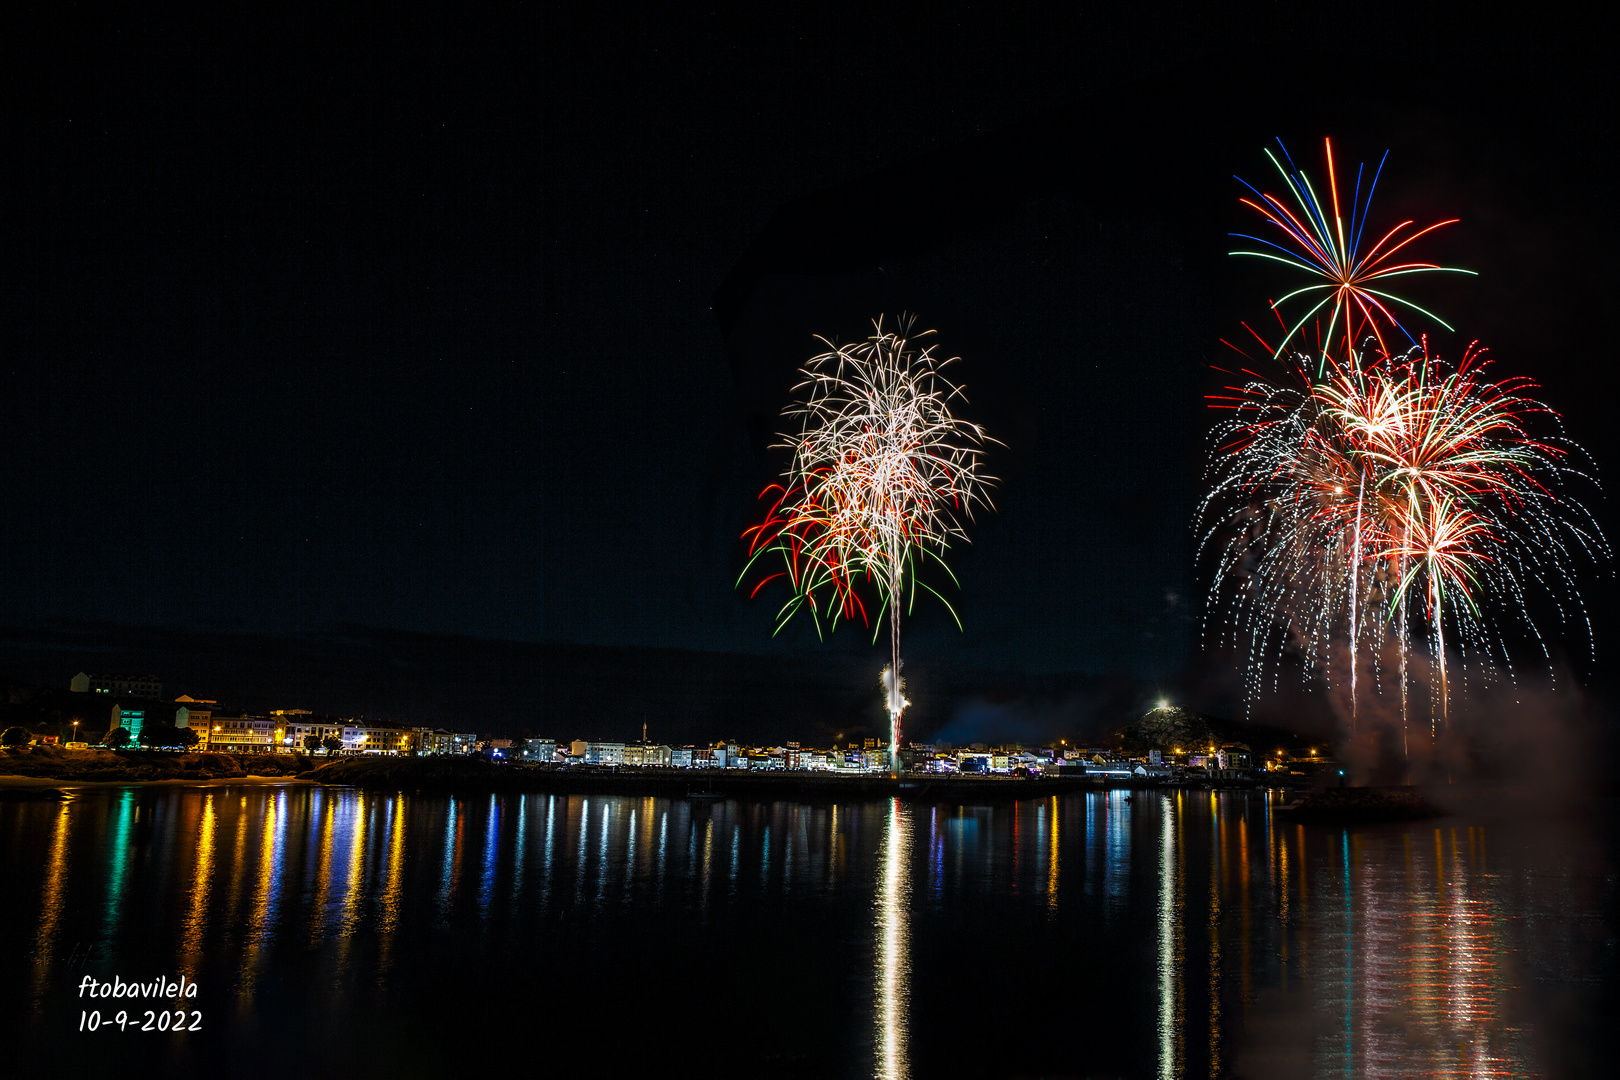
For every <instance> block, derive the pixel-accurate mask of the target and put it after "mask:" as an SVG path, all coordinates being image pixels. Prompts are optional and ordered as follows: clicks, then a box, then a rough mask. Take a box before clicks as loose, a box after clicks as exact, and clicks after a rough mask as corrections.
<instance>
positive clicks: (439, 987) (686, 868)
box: [0, 786, 1616, 1078]
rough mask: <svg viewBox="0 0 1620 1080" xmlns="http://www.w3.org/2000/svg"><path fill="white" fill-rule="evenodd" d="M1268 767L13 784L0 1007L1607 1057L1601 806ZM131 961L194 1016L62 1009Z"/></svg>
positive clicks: (257, 1062) (373, 1034)
mask: <svg viewBox="0 0 1620 1080" xmlns="http://www.w3.org/2000/svg"><path fill="white" fill-rule="evenodd" d="M1270 799H1271V796H1269V795H1268V794H1266V793H1253V794H1243V793H1221V794H1211V793H1208V792H1203V793H1197V792H1181V793H1174V794H1170V795H1160V794H1154V793H1147V792H1139V793H1137V794H1136V796H1135V797H1134V799H1132V800H1130V801H1127V800H1126V798H1125V793H1124V792H1111V793H1096V794H1087V795H1071V796H1065V797H1059V798H1045V799H1030V800H1025V801H1021V802H1018V803H1016V804H1011V803H1003V804H999V805H994V806H944V805H940V806H933V805H923V804H911V803H900V802H890V801H878V802H864V803H850V804H811V805H805V804H797V803H787V802H777V803H765V802H735V801H729V802H722V803H718V804H715V805H712V806H710V805H694V804H690V803H687V802H686V801H684V800H668V799H657V798H627V797H601V796H593V797H581V796H551V795H527V796H516V795H504V796H488V795H486V796H475V797H464V798H451V797H444V796H427V795H379V794H368V793H361V792H358V791H344V790H323V789H318V788H310V787H304V786H274V787H250V788H189V789H177V788H167V787H164V788H156V787H149V788H139V787H133V788H126V789H111V790H104V791H97V792H95V793H91V794H80V795H78V796H76V797H74V798H72V799H71V800H70V801H68V802H65V803H38V802H28V803H15V802H11V803H0V872H3V883H0V918H3V919H4V924H5V925H6V927H7V928H8V932H7V933H6V935H5V937H4V952H3V954H0V1010H3V1014H4V1015H5V1016H7V1017H8V1018H9V1020H8V1023H11V1022H12V1021H15V1027H16V1028H19V1029H20V1034H22V1035H23V1036H25V1037H26V1038H25V1039H23V1040H21V1041H15V1040H14V1041H9V1042H8V1044H7V1045H8V1046H11V1047H13V1048H15V1047H18V1046H23V1047H26V1048H27V1049H26V1050H25V1054H29V1053H32V1054H37V1055H39V1057H40V1061H41V1063H42V1064H43V1063H46V1062H48V1069H50V1070H56V1071H60V1072H61V1073H63V1074H75V1075H87V1074H86V1073H85V1070H87V1069H90V1070H95V1071H96V1075H134V1074H154V1075H155V1074H157V1073H158V1072H159V1071H161V1072H162V1073H163V1075H166V1076H287V1075H298V1074H300V1073H302V1074H305V1075H332V1074H342V1075H348V1076H389V1077H399V1076H407V1077H408V1076H448V1075H466V1074H471V1075H476V1074H477V1073H478V1072H479V1071H480V1070H482V1069H484V1068H486V1067H493V1066H496V1065H503V1064H511V1063H516V1064H518V1065H519V1066H521V1067H523V1068H525V1070H526V1071H529V1072H539V1073H543V1074H545V1075H566V1076H582V1075H605V1074H611V1073H629V1074H636V1075H653V1074H656V1075H660V1076H678V1075H700V1076H715V1075H749V1076H815V1077H821V1076H831V1077H839V1076H880V1077H895V1078H899V1077H931V1076H1028V1077H1035V1076H1047V1077H1059V1076H1110V1077H1112V1076H1127V1077H1176V1076H1222V1075H1243V1076H1301V1077H1306V1076H1310V1077H1338V1076H1389V1075H1400V1076H1435V1077H1442V1076H1448V1077H1449V1076H1459V1077H1461V1076H1467V1077H1475V1076H1537V1075H1581V1074H1583V1073H1585V1072H1587V1071H1588V1070H1589V1069H1595V1070H1596V1071H1598V1072H1601V1071H1602V1070H1601V1069H1599V1068H1598V1063H1601V1062H1602V1061H1603V1060H1604V1059H1603V1057H1602V1056H1601V1046H1600V1045H1599V1043H1600V1039H1599V1036H1600V1035H1601V1030H1600V1028H1599V1027H1598V1026H1597V1025H1598V1020H1597V1019H1596V1017H1598V1016H1599V1015H1601V1013H1602V1012H1603V1011H1605V1010H1611V1009H1612V1007H1613V1003H1614V1001H1615V995H1614V979H1613V972H1614V970H1615V952H1616V943H1615V928H1614V925H1613V922H1612V919H1611V913H1612V906H1613V905H1612V902H1613V898H1614V893H1615V887H1616V886H1615V877H1614V867H1613V861H1612V853H1611V852H1610V851H1609V850H1608V849H1607V847H1606V838H1607V837H1611V836H1613V835H1614V830H1613V829H1612V828H1608V827H1607V826H1606V825H1604V824H1603V823H1602V822H1600V821H1596V820H1595V819H1594V817H1593V816H1592V815H1590V814H1589V815H1587V816H1586V817H1575V818H1571V819H1566V820H1559V821H1556V822H1548V821H1527V820H1520V819H1515V818H1514V817H1512V816H1508V815H1502V816H1497V817H1481V818H1477V819H1476V818H1450V819H1444V820H1442V821H1440V822H1439V823H1434V822H1426V823H1422V824H1418V825H1412V826H1384V827H1377V828H1361V829H1348V830H1347V829H1341V828H1324V827H1301V826H1298V825H1288V826H1283V825H1281V824H1277V823H1274V821H1273V819H1272V817H1271V814H1270V812H1269V802H1270ZM115 975H116V976H118V977H120V978H122V979H124V980H126V981H130V980H149V979H151V978H153V977H154V976H156V975H164V976H168V977H171V978H178V977H180V976H182V975H184V976H185V977H186V978H187V979H188V980H190V981H192V982H195V983H196V985H197V986H198V987H199V992H198V996H197V997H196V998H195V999H191V1000H189V1001H187V1002H185V1003H184V1004H185V1006H186V1008H187V1009H189V1010H193V1011H195V1012H200V1013H201V1014H202V1019H201V1028H200V1030H198V1031H187V1032H184V1033H175V1032H167V1033H163V1032H158V1031H151V1032H141V1031H134V1030H126V1031H118V1030H117V1029H116V1028H108V1027H106V1026H105V1024H104V1026H103V1027H102V1028H101V1029H100V1030H98V1031H97V1032H95V1033H89V1032H81V1031H80V1030H79V1028H80V1025H81V1022H83V1021H82V1020H81V1013H84V1012H85V1011H87V1010H89V1009H99V1010H100V1011H101V1013H102V1016H103V1019H104V1020H105V1019H106V1018H108V1017H111V1016H113V1015H114V1014H115V1013H116V1012H117V1011H118V1009H120V1008H122V1009H124V1010H126V1011H127V1012H129V1013H130V1015H131V1016H133V1017H135V1019H136V1020H137V1022H143V1021H144V1016H145V1010H146V1009H147V1008H151V1007H153V1006H152V1003H148V1002H138V1001H118V1002H109V1001H105V1000H101V1001H91V1000H88V999H81V998H80V997H79V996H78V986H79V984H80V981H81V980H82V979H83V978H84V977H85V976H92V977H95V978H97V979H108V980H110V979H112V978H113V977H114V976H115ZM191 1022H192V1021H191V1020H190V1018H189V1014H188V1019H187V1023H188V1025H189V1024H190V1023H191Z"/></svg>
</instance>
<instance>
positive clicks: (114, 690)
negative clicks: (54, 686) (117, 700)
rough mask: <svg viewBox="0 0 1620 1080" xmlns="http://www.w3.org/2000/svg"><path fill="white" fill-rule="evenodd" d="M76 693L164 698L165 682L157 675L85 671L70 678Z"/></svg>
mask: <svg viewBox="0 0 1620 1080" xmlns="http://www.w3.org/2000/svg"><path fill="white" fill-rule="evenodd" d="M68 689H69V690H71V691H73V692H74V693H76V694H107V695H109V696H111V697H136V698H149V699H151V700H153V701H160V700H162V698H163V683H162V682H160V681H159V680H158V677H157V676H156V675H91V674H87V673H85V672H83V671H81V672H79V673H78V674H77V675H75V676H73V678H72V679H70V680H68Z"/></svg>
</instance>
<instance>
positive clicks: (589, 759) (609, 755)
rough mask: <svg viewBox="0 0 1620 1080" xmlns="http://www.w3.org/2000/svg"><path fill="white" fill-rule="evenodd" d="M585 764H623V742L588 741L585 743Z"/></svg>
mask: <svg viewBox="0 0 1620 1080" xmlns="http://www.w3.org/2000/svg"><path fill="white" fill-rule="evenodd" d="M585 764H587V765H622V764H624V743H622V742H588V743H586V744H585Z"/></svg>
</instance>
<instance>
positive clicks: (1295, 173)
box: [1231, 139, 1473, 356]
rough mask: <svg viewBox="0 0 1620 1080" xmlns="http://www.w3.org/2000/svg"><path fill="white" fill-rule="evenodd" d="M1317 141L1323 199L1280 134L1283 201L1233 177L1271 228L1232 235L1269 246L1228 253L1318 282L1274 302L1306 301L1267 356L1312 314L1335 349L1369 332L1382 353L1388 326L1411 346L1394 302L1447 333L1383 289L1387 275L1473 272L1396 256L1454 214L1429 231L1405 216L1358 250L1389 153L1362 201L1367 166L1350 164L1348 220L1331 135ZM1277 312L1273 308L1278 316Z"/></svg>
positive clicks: (1347, 349)
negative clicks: (1323, 166) (1323, 160)
mask: <svg viewBox="0 0 1620 1080" xmlns="http://www.w3.org/2000/svg"><path fill="white" fill-rule="evenodd" d="M1323 146H1324V148H1325V150H1326V153H1327V177H1328V196H1329V198H1328V201H1327V202H1326V203H1324V202H1323V201H1322V200H1321V199H1320V198H1319V197H1318V196H1317V193H1316V189H1315V187H1314V186H1313V185H1312V184H1311V181H1310V177H1308V176H1307V175H1306V174H1305V172H1304V170H1303V169H1300V168H1298V167H1296V166H1295V165H1294V161H1293V158H1291V157H1289V154H1288V149H1287V148H1286V147H1284V146H1283V144H1282V140H1281V139H1279V140H1277V149H1278V150H1280V151H1281V152H1282V160H1278V158H1277V156H1276V155H1275V154H1273V153H1272V152H1271V151H1270V150H1267V151H1266V156H1267V157H1268V158H1270V159H1271V163H1272V165H1273V166H1275V167H1276V169H1277V172H1278V173H1279V174H1280V175H1281V176H1282V179H1283V183H1284V184H1285V185H1287V188H1288V193H1289V196H1290V197H1291V198H1289V199H1282V198H1278V197H1277V196H1275V195H1268V194H1263V193H1262V192H1261V191H1260V190H1259V189H1258V188H1256V187H1254V186H1253V185H1252V184H1250V183H1249V182H1248V181H1246V180H1244V179H1243V178H1242V177H1235V178H1234V179H1236V180H1237V181H1238V183H1240V184H1242V185H1243V186H1244V187H1246V188H1248V189H1249V191H1251V192H1253V194H1254V199H1249V198H1244V199H1242V200H1240V201H1241V202H1242V203H1243V204H1244V205H1246V206H1250V207H1253V208H1254V209H1255V210H1257V211H1259V212H1260V214H1261V215H1262V216H1263V217H1264V218H1265V219H1266V221H1267V222H1268V223H1269V224H1270V225H1271V226H1273V229H1274V230H1275V231H1268V233H1267V236H1268V237H1270V239H1267V238H1264V237H1259V236H1250V235H1248V234H1246V233H1232V234H1231V235H1232V236H1234V237H1236V238H1238V239H1241V240H1249V241H1252V242H1254V243H1255V244H1258V245H1260V246H1261V247H1262V248H1264V249H1267V250H1261V251H1234V252H1232V254H1233V255H1244V256H1250V257H1253V258H1258V259H1269V260H1271V261H1274V262H1279V263H1282V264H1284V265H1286V266H1289V267H1292V268H1293V269H1295V270H1299V271H1302V272H1303V273H1306V274H1308V275H1310V276H1311V277H1312V278H1315V279H1317V280H1316V282H1315V283H1314V284H1310V285H1303V286H1301V287H1299V288H1297V289H1295V290H1293V291H1292V292H1290V293H1288V294H1286V295H1285V296H1283V297H1281V298H1280V299H1278V300H1274V301H1272V305H1271V306H1272V309H1273V310H1279V309H1280V308H1281V307H1282V306H1283V305H1284V304H1287V303H1290V302H1291V301H1294V300H1296V299H1297V300H1300V301H1302V302H1304V303H1306V304H1308V305H1309V307H1308V308H1307V310H1306V311H1305V314H1304V315H1302V316H1301V317H1300V318H1299V319H1298V320H1297V321H1296V322H1295V323H1294V324H1293V326H1292V327H1288V326H1287V324H1286V323H1285V324H1284V325H1285V328H1286V329H1287V333H1286V334H1285V335H1284V336H1283V338H1282V341H1281V342H1280V343H1279V344H1278V345H1277V348H1276V350H1275V351H1274V353H1273V355H1274V356H1281V355H1283V351H1284V350H1285V349H1287V347H1288V344H1289V342H1291V341H1292V340H1294V338H1295V337H1296V336H1297V335H1298V334H1299V333H1300V332H1301V330H1302V329H1303V328H1304V327H1305V326H1306V324H1308V323H1310V322H1311V320H1312V319H1313V318H1315V319H1318V322H1320V321H1321V318H1322V317H1323V316H1325V318H1326V322H1327V332H1326V333H1325V334H1323V335H1322V340H1323V341H1324V342H1325V343H1328V344H1332V345H1334V346H1337V345H1339V344H1341V343H1342V345H1343V346H1344V354H1345V355H1348V354H1349V353H1351V352H1354V351H1355V350H1356V348H1357V346H1358V344H1359V342H1360V341H1361V339H1362V338H1364V337H1365V336H1367V335H1371V336H1372V337H1374V338H1375V339H1376V340H1377V342H1378V347H1379V349H1380V350H1382V351H1386V352H1387V351H1388V350H1389V345H1388V343H1387V342H1386V341H1385V340H1384V334H1385V332H1386V331H1388V330H1391V329H1393V330H1398V331H1400V332H1401V333H1402V334H1404V335H1405V336H1406V338H1407V340H1408V341H1409V342H1410V343H1411V344H1413V345H1416V344H1417V339H1416V338H1414V337H1413V336H1412V335H1411V334H1410V333H1409V332H1408V331H1407V330H1406V328H1405V327H1404V326H1402V325H1401V321H1400V319H1399V318H1397V317H1396V314H1395V312H1394V311H1393V310H1392V309H1391V307H1392V305H1393V306H1394V307H1402V308H1409V309H1410V310H1412V311H1415V312H1418V313H1419V314H1422V315H1426V316H1428V317H1429V318H1431V319H1433V320H1434V321H1435V322H1436V323H1439V324H1440V325H1441V326H1445V327H1446V329H1447V330H1449V329H1451V327H1449V326H1446V323H1445V320H1443V319H1441V318H1440V317H1439V316H1437V315H1434V314H1433V313H1431V312H1428V311H1425V310H1424V309H1423V308H1420V307H1418V306H1417V305H1416V304H1415V303H1413V302H1412V301H1410V300H1408V299H1406V298H1404V297H1402V296H1398V295H1396V294H1395V293H1393V292H1390V291H1389V289H1390V285H1391V279H1393V278H1399V277H1405V276H1407V275H1411V274H1424V273H1454V274H1472V273H1473V271H1471V270H1457V269H1454V268H1452V267H1446V266H1441V265H1439V264H1438V263H1432V262H1415V261H1410V256H1403V255H1402V254H1401V253H1402V251H1403V250H1404V249H1405V248H1406V247H1407V246H1408V245H1409V244H1411V243H1413V242H1414V241H1416V240H1417V239H1418V238H1420V237H1422V236H1425V235H1427V234H1429V233H1432V232H1434V231H1435V230H1436V229H1439V228H1442V227H1444V226H1446V225H1454V224H1456V222H1457V219H1456V218H1452V219H1450V220H1448V221H1441V222H1436V223H1435V224H1433V225H1430V226H1428V227H1427V228H1423V229H1415V230H1414V228H1413V226H1414V225H1415V222H1412V221H1403V222H1401V223H1400V224H1399V225H1396V226H1395V227H1394V228H1392V229H1389V230H1388V231H1387V232H1385V233H1384V234H1383V235H1382V236H1380V237H1379V238H1378V240H1377V241H1375V242H1373V243H1372V244H1371V245H1370V246H1365V247H1364V245H1365V242H1366V241H1367V239H1368V238H1369V237H1370V236H1371V235H1372V234H1371V233H1369V232H1368V231H1367V211H1368V210H1369V209H1370V208H1371V206H1372V197H1373V192H1374V191H1375V190H1377V187H1378V179H1379V177H1380V176H1382V175H1383V171H1384V161H1386V160H1388V158H1389V153H1388V151H1385V153H1384V157H1383V158H1382V159H1380V160H1379V162H1378V169H1377V170H1376V171H1375V172H1374V173H1373V177H1372V182H1371V183H1370V184H1368V186H1367V197H1366V199H1363V198H1362V197H1361V185H1362V182H1363V180H1364V179H1365V174H1366V166H1365V165H1364V164H1363V165H1358V166H1356V184H1355V188H1354V191H1353V193H1352V195H1351V199H1350V215H1349V221H1348V223H1347V222H1346V220H1345V215H1344V214H1343V213H1342V209H1341V205H1340V200H1339V178H1338V174H1337V173H1336V172H1335V170H1334V167H1333V142H1332V140H1331V139H1324V140H1323ZM1283 162H1287V165H1286V166H1285V165H1284V164H1283ZM1256 200H1258V201H1256ZM1290 203H1292V206H1290ZM1278 233H1281V235H1280V236H1279V235H1278ZM1281 317H1282V316H1281V314H1280V311H1279V314H1278V318H1279V319H1280V318H1281ZM1340 335H1342V337H1341V336H1340Z"/></svg>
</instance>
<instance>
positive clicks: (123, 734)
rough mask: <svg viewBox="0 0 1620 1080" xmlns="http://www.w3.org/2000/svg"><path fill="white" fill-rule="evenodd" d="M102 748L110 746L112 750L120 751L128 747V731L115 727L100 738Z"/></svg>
mask: <svg viewBox="0 0 1620 1080" xmlns="http://www.w3.org/2000/svg"><path fill="white" fill-rule="evenodd" d="M101 745H102V746H110V747H112V748H113V749H114V750H121V749H123V748H124V747H126V746H128V745H129V729H128V728H121V727H116V728H113V729H112V730H111V731H109V732H107V734H105V735H103V736H102V737H101Z"/></svg>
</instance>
